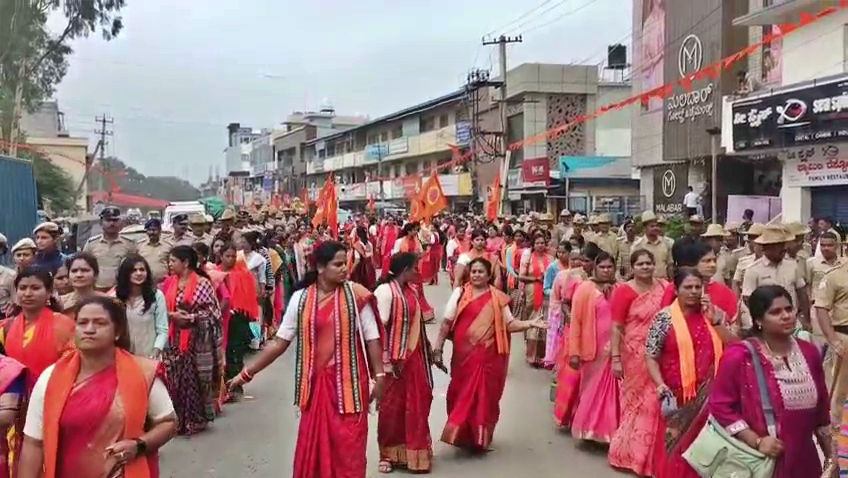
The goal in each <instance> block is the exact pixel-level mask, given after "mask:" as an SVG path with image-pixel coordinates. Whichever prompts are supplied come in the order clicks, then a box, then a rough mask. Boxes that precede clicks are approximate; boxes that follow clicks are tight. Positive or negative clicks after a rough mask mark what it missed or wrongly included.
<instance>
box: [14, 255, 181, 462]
mask: <svg viewBox="0 0 848 478" xmlns="http://www.w3.org/2000/svg"><path fill="white" fill-rule="evenodd" d="M186 247H188V246H186ZM75 339H76V343H77V348H76V349H74V350H72V351H70V352H69V353H68V354H66V355H64V356H63V357H62V358H61V359H60V360H59V361H58V362H57V363H56V364H55V365H51V366H50V367H48V368H47V369H46V370H45V371H44V373H43V374H42V375H41V377H39V379H38V381H37V382H36V385H35V388H34V389H33V392H32V396H31V398H30V402H29V406H28V410H27V419H26V425H25V426H24V445H23V450H22V453H21V459H20V465H19V469H18V475H17V476H18V478H112V477H116V476H122V477H125V478H158V476H159V458H158V455H157V453H156V451H157V450H158V449H159V448H160V447H162V446H163V445H164V444H165V443H167V442H168V441H169V440H170V439H171V438H172V437H173V436H174V431H175V430H176V423H175V418H176V417H175V415H174V406H173V404H172V403H171V399H170V398H169V396H168V391H167V389H166V387H165V384H164V383H163V382H162V380H161V378H160V371H161V368H160V366H159V363H158V362H155V361H153V360H150V359H148V358H144V357H138V356H134V355H132V354H130V352H129V348H130V338H129V333H128V326H127V317H126V314H125V312H124V306H123V304H121V303H120V302H118V301H116V300H115V299H112V298H109V297H102V296H96V297H91V298H88V299H85V300H83V302H82V303H81V304H80V307H79V309H78V312H77V314H76V329H75Z"/></svg>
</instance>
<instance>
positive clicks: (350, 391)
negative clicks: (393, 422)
mask: <svg viewBox="0 0 848 478" xmlns="http://www.w3.org/2000/svg"><path fill="white" fill-rule="evenodd" d="M314 256H315V261H316V265H317V268H316V270H315V271H311V272H309V273H308V274H307V276H306V277H305V278H304V280H303V281H302V282H301V283H300V284H298V290H297V291H295V293H294V295H293V296H292V299H291V300H292V307H287V308H286V312H285V314H284V315H283V322H282V324H281V325H280V328H279V330H278V331H277V335H276V337H275V338H274V341H273V342H271V343H269V344H268V345H267V346H266V347H265V348H264V349H263V350H262V353H261V355H260V356H259V358H257V359H256V361H255V362H254V363H252V364H250V365H248V366H246V367H245V368H244V370H242V371H241V373H239V374H238V375H237V376H236V377H235V378H234V379H232V380H230V382H229V385H230V388H231V389H232V388H234V387H237V386H239V385H243V384H244V383H247V382H249V381H251V380H252V379H253V377H254V375H256V374H257V373H259V372H261V371H262V370H264V369H265V368H266V367H267V366H269V365H271V363H273V362H274V361H275V360H276V359H277V358H279V357H280V356H281V355H283V353H285V352H286V351H287V350H288V348H289V345H291V343H292V342H293V341H295V339H297V342H296V351H295V354H296V362H297V366H296V368H295V404H296V405H297V406H299V407H300V425H299V426H298V432H297V445H296V447H295V452H294V470H293V472H291V473H289V472H284V473H282V474H283V475H286V476H292V478H365V476H366V471H367V469H366V448H367V443H368V404H369V401H373V400H376V401H378V403H379V400H380V399H381V398H382V396H383V392H384V390H385V387H386V373H385V372H383V347H382V344H381V334H382V332H381V328H382V324H381V323H380V321H379V320H377V317H376V314H375V312H374V309H373V307H372V305H371V302H372V300H373V296H372V295H371V293H370V292H368V291H367V290H366V289H365V288H364V287H362V286H361V285H359V284H356V283H354V282H349V281H347V280H346V279H347V251H346V250H345V247H344V245H342V244H341V243H339V242H335V241H327V242H324V243H322V244H321V245H320V246H318V247H317V248H316V249H315V252H314ZM369 372H370V377H371V378H373V379H374V380H375V385H374V388H373V390H371V393H370V394H369V392H368V379H369Z"/></svg>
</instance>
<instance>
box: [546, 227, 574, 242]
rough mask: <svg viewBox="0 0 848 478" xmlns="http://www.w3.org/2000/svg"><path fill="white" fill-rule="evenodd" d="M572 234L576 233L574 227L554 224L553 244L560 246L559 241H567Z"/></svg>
mask: <svg viewBox="0 0 848 478" xmlns="http://www.w3.org/2000/svg"><path fill="white" fill-rule="evenodd" d="M572 234H574V228H573V227H571V226H565V225H563V224H557V225H556V226H554V230H553V232H552V233H551V240H552V241H553V246H554V247H557V246H559V243H560V242H562V241H567V240H569V239H571V236H572Z"/></svg>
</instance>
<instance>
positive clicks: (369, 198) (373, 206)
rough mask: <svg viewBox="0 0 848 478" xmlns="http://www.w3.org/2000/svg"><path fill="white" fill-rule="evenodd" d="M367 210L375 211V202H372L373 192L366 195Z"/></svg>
mask: <svg viewBox="0 0 848 478" xmlns="http://www.w3.org/2000/svg"><path fill="white" fill-rule="evenodd" d="M368 210H369V211H371V213H372V214H373V213H375V212H377V204H376V203H375V202H374V195H373V194H372V195H370V196H368Z"/></svg>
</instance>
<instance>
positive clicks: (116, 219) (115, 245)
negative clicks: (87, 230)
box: [82, 206, 138, 292]
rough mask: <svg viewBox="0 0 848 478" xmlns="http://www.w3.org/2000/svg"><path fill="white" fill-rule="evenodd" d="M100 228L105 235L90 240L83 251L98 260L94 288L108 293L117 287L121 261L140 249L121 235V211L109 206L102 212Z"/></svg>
mask: <svg viewBox="0 0 848 478" xmlns="http://www.w3.org/2000/svg"><path fill="white" fill-rule="evenodd" d="M100 226H101V227H102V228H103V234H99V235H97V236H93V237H92V238H90V239H89V240H88V242H86V243H85V247H83V249H82V250H83V252H87V253H89V254H91V255H93V256H94V257H95V258H97V264H98V266H99V267H100V274H98V275H97V282H96V283H95V284H94V287H95V288H96V289H97V290H99V291H101V292H106V291H108V290H110V289H112V288H113V287H115V284H116V282H117V275H118V266H119V265H120V264H121V261H122V260H124V257H126V256H127V255H128V254H134V253H136V252H137V251H138V249H137V247H136V244H135V242H133V241H132V240H131V239H129V238H127V237H124V236H122V235H121V234H120V232H121V210H120V209H118V208H116V207H115V206H107V207H105V208H104V209H103V210H102V211H100Z"/></svg>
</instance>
